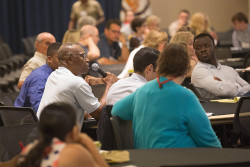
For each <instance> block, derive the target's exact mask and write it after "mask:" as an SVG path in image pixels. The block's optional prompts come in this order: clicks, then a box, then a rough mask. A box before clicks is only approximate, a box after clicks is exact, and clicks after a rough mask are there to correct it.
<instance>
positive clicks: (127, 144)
mask: <svg viewBox="0 0 250 167" xmlns="http://www.w3.org/2000/svg"><path fill="white" fill-rule="evenodd" d="M110 120H111V124H112V128H113V133H114V136H115V141H116V145H117V149H118V150H124V149H133V148H134V139H133V130H132V121H124V120H122V119H120V118H119V117H116V116H115V117H111V118H110Z"/></svg>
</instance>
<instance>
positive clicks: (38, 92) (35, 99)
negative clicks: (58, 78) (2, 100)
mask: <svg viewBox="0 0 250 167" xmlns="http://www.w3.org/2000/svg"><path fill="white" fill-rule="evenodd" d="M60 46H61V44H60V43H58V42H56V43H53V44H51V45H50V46H49V47H48V50H47V61H46V62H47V63H46V64H45V65H43V66H41V67H38V68H37V69H35V70H34V71H32V72H31V73H30V75H29V76H28V77H27V78H26V80H25V81H24V83H23V86H22V88H21V91H20V93H19V96H18V97H17V98H16V101H15V103H14V106H15V107H32V108H33V109H34V111H35V112H37V109H38V106H39V104H40V101H41V99H42V96H43V91H44V87H45V84H46V81H47V79H48V77H49V75H50V74H51V73H52V71H54V70H55V69H57V68H58V66H59V62H58V58H57V51H58V49H59V47H60Z"/></svg>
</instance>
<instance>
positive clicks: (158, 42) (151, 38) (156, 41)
mask: <svg viewBox="0 0 250 167" xmlns="http://www.w3.org/2000/svg"><path fill="white" fill-rule="evenodd" d="M167 40H168V35H167V33H166V32H163V31H158V30H154V31H151V32H150V33H149V34H148V35H147V36H146V38H145V40H144V42H143V43H142V45H140V46H139V47H138V48H136V49H134V50H133V51H132V52H131V53H130V55H129V58H128V60H127V63H126V65H125V67H124V69H123V71H122V72H121V74H120V75H119V76H118V78H126V77H128V76H129V71H131V70H132V71H133V70H134V67H133V59H134V56H135V54H136V53H137V52H138V51H139V50H140V49H141V48H143V47H150V48H154V49H157V50H159V51H160V52H161V51H162V50H163V48H164V46H165V44H166V42H167Z"/></svg>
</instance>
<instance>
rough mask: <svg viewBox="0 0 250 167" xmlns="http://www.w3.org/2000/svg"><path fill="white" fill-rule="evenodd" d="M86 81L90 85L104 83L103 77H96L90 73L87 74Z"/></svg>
mask: <svg viewBox="0 0 250 167" xmlns="http://www.w3.org/2000/svg"><path fill="white" fill-rule="evenodd" d="M85 81H86V82H87V83H88V84H89V85H100V84H104V82H103V80H102V78H96V77H93V76H90V75H87V76H86V77H85Z"/></svg>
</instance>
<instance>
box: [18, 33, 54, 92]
mask: <svg viewBox="0 0 250 167" xmlns="http://www.w3.org/2000/svg"><path fill="white" fill-rule="evenodd" d="M55 42H56V39H55V37H54V36H53V35H52V34H50V33H48V32H43V33H40V34H39V35H38V36H37V37H36V41H35V48H36V52H35V54H34V56H33V57H32V58H30V59H29V61H28V62H27V63H26V64H25V65H24V66H23V71H22V73H21V76H20V78H19V82H18V84H17V87H18V88H19V89H21V87H22V85H23V83H24V81H25V79H26V78H27V77H28V76H29V75H30V73H31V72H32V71H33V70H34V69H36V68H38V67H40V66H42V65H44V64H45V63H46V58H47V49H48V47H49V45H50V44H52V43H55Z"/></svg>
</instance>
